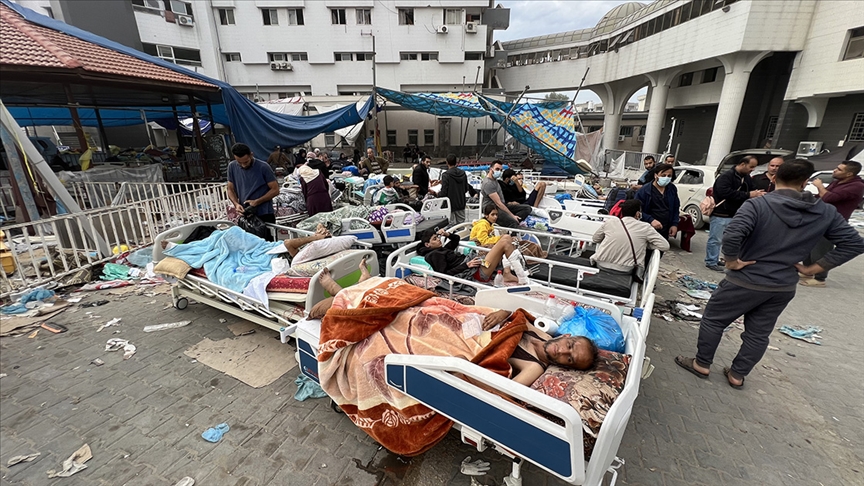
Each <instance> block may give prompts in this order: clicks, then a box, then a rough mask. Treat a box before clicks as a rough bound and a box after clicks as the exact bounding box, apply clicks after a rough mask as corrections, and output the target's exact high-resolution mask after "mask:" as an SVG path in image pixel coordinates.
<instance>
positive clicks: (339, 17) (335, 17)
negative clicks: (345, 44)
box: [330, 8, 348, 25]
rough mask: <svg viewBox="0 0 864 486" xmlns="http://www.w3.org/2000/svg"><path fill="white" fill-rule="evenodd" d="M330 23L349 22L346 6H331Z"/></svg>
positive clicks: (340, 23) (341, 23)
mask: <svg viewBox="0 0 864 486" xmlns="http://www.w3.org/2000/svg"><path fill="white" fill-rule="evenodd" d="M330 23H331V24H333V25H345V24H347V23H348V22H347V21H346V20H345V9H344V8H331V9H330Z"/></svg>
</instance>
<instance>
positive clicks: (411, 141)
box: [408, 130, 419, 145]
mask: <svg viewBox="0 0 864 486" xmlns="http://www.w3.org/2000/svg"><path fill="white" fill-rule="evenodd" d="M418 134H419V132H418V131H417V130H408V145H417V142H418V140H419V135H418Z"/></svg>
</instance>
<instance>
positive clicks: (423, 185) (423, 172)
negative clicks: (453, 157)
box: [411, 157, 434, 199]
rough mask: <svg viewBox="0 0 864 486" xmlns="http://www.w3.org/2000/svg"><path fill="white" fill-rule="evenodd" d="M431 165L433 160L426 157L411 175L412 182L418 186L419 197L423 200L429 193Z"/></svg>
mask: <svg viewBox="0 0 864 486" xmlns="http://www.w3.org/2000/svg"><path fill="white" fill-rule="evenodd" d="M430 165H432V158H431V157H424V158H423V160H421V161H420V163H419V164H417V165H416V166H415V167H414V171H413V172H412V173H411V182H413V183H414V184H415V185H416V186H417V197H418V198H419V199H423V198H424V197H426V194H428V193H429V182H430V181H429V166H430ZM433 195H434V193H433Z"/></svg>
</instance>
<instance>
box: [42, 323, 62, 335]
mask: <svg viewBox="0 0 864 486" xmlns="http://www.w3.org/2000/svg"><path fill="white" fill-rule="evenodd" d="M39 327H41V328H42V329H45V330H46V331H48V332H53V333H54V334H62V333H64V332H66V331H68V330H69V328H68V327H66V326H64V325H63V324H57V323H54V322H43V323H42V325H41V326H39Z"/></svg>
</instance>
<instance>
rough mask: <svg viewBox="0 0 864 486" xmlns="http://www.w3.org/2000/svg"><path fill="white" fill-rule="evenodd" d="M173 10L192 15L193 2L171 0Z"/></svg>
mask: <svg viewBox="0 0 864 486" xmlns="http://www.w3.org/2000/svg"><path fill="white" fill-rule="evenodd" d="M170 5H171V11H172V12H174V13H178V14H181V15H192V4H191V3H186V2H180V1H178V0H171V4H170Z"/></svg>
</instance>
